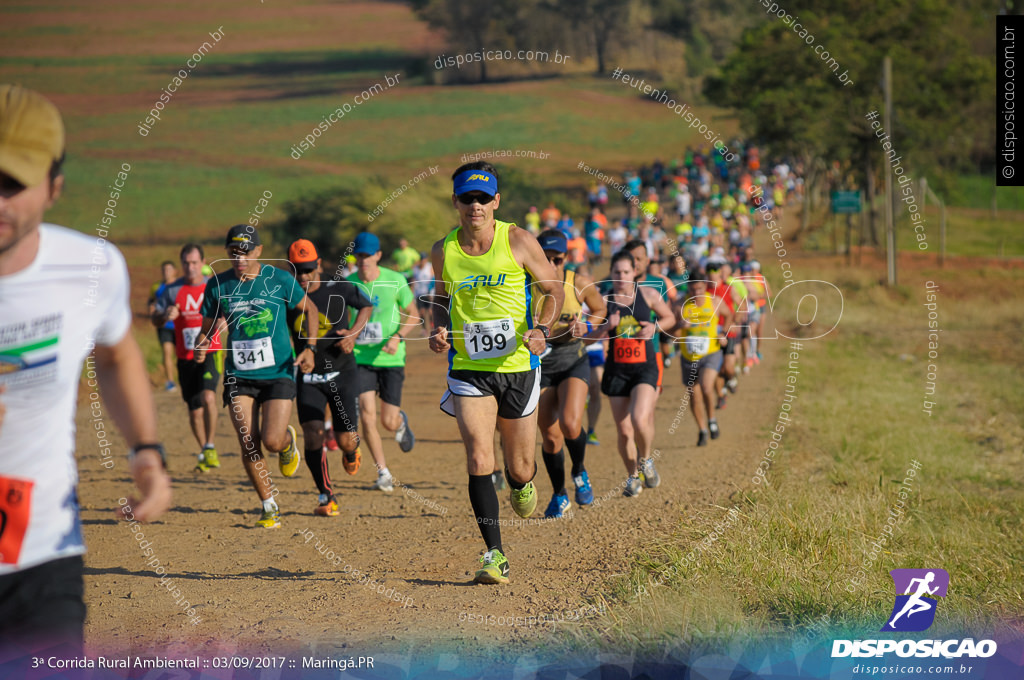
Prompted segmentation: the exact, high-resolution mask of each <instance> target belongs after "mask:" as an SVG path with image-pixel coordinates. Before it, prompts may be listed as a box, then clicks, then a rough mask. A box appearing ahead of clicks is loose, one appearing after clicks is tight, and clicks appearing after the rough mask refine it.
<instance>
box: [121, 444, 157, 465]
mask: <svg viewBox="0 0 1024 680" xmlns="http://www.w3.org/2000/svg"><path fill="white" fill-rule="evenodd" d="M147 449H148V450H150V451H156V452H157V453H159V454H160V462H161V463H163V465H164V469H165V470H166V469H167V452H166V451H165V450H164V445H163V444H139V445H138V446H136V447H135V448H133V449H132V450H131V453H129V454H128V458H129V460H132V459H134V458H135V456H136V455H138V453H139V451H146V450H147Z"/></svg>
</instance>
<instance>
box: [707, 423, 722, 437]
mask: <svg viewBox="0 0 1024 680" xmlns="http://www.w3.org/2000/svg"><path fill="white" fill-rule="evenodd" d="M708 432H710V433H711V438H712V439H718V435H719V434H720V433H719V432H718V423H717V422H716V421H714V420H712V421H711V422H709V423H708Z"/></svg>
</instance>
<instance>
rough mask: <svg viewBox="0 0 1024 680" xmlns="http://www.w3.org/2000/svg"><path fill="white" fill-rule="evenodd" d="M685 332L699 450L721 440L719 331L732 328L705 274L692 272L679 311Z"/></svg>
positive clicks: (685, 362)
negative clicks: (717, 380)
mask: <svg viewBox="0 0 1024 680" xmlns="http://www.w3.org/2000/svg"><path fill="white" fill-rule="evenodd" d="M678 316H679V318H680V320H681V323H680V328H682V335H681V337H682V347H681V354H682V357H681V359H682V361H681V362H680V365H681V367H682V370H683V384H684V385H686V391H687V398H688V399H689V400H690V410H691V411H693V417H694V419H695V420H696V421H697V428H698V429H699V430H700V434H699V435H698V437H697V446H707V443H708V438H709V437H710V438H711V439H718V434H719V430H718V421H717V420H715V417H714V413H715V407H714V395H715V378H716V377H717V376H718V372H719V371H720V370H721V369H722V360H723V356H722V354H723V353H722V340H720V338H719V337H718V332H719V331H718V328H719V326H720V325H721V326H723V327H725V328H728V327H729V326H730V325H732V313H731V312H730V311H729V305H727V304H725V303H724V302H723V301H722V299H721V298H718V297H715V296H714V295H710V294H709V293H708V275H707V273H706V272H704V271H703V270H697V271H693V272H690V278H689V285H688V289H687V296H686V299H685V300H684V301H683V304H682V305H681V308H679V311H678Z"/></svg>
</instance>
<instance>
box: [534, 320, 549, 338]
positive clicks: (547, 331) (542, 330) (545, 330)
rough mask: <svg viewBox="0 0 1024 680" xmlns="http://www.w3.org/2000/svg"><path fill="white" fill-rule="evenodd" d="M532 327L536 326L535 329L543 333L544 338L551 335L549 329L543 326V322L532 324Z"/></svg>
mask: <svg viewBox="0 0 1024 680" xmlns="http://www.w3.org/2000/svg"><path fill="white" fill-rule="evenodd" d="M534 328H536V329H537V330H539V331H540V332H541V333H543V334H544V339H547V338H549V337H551V329H550V328H548V327H547V326H545V325H544V324H537V325H536V326H534Z"/></svg>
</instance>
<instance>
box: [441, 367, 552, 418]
mask: <svg viewBox="0 0 1024 680" xmlns="http://www.w3.org/2000/svg"><path fill="white" fill-rule="evenodd" d="M456 396H459V397H494V398H495V399H496V400H497V401H498V417H499V418H505V419H506V420H515V419H517V418H525V417H526V416H528V415H531V414H532V413H533V412H534V411H536V410H537V401H538V400H539V399H540V367H539V366H538V367H537V368H535V369H532V370H528V371H519V372H517V373H492V372H490V371H466V370H461V371H450V372H449V373H448V390H447V391H445V393H444V396H443V397H441V410H442V411H444V412H445V413H447V414H448V415H450V416H454V415H455V397H456Z"/></svg>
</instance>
